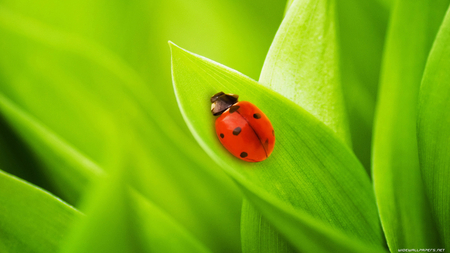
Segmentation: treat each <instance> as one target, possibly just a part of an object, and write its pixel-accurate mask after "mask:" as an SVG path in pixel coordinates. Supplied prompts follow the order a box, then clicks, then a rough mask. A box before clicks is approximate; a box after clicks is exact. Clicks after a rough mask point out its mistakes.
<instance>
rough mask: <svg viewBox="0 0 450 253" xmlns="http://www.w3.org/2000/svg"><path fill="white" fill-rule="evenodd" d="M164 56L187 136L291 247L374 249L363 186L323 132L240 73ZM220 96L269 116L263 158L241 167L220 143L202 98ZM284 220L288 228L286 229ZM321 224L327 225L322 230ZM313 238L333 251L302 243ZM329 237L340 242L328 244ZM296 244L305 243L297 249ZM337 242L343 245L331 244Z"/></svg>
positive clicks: (176, 54)
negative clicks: (272, 137)
mask: <svg viewBox="0 0 450 253" xmlns="http://www.w3.org/2000/svg"><path fill="white" fill-rule="evenodd" d="M171 49H172V71H173V72H172V73H173V81H174V87H175V93H176V96H177V99H178V102H179V105H180V109H181V112H182V114H183V116H184V118H185V120H186V122H187V124H188V127H189V128H190V130H191V131H192V133H193V135H194V137H195V138H196V139H197V141H198V142H199V143H200V145H201V146H202V147H203V148H204V149H205V151H206V152H207V153H208V154H209V155H210V156H211V157H212V158H213V159H214V160H215V161H216V162H217V163H218V164H220V165H221V167H222V168H223V169H224V170H225V172H227V173H228V174H229V175H230V176H231V177H232V178H233V179H234V180H236V181H237V182H238V183H239V185H240V186H241V188H242V189H243V190H244V192H245V193H246V194H247V197H249V200H250V201H251V202H252V204H254V205H255V206H256V207H257V208H258V210H259V211H260V212H262V214H263V215H264V216H265V217H267V219H268V220H269V221H271V222H272V225H273V226H274V227H276V228H277V229H278V230H279V232H280V233H282V234H283V235H284V236H285V237H286V238H287V239H288V240H289V241H290V243H292V244H293V245H294V246H295V247H297V248H298V249H303V250H313V249H314V250H326V249H327V250H330V248H329V247H331V248H335V249H336V250H338V249H341V250H342V249H345V250H352V251H358V250H357V249H359V250H361V245H362V244H361V242H360V240H362V241H364V242H365V243H367V244H368V245H373V246H374V250H375V249H379V248H380V247H381V245H382V244H383V242H382V235H381V229H380V227H379V224H378V218H377V217H378V216H377V212H376V206H375V202H374V196H373V192H372V190H371V185H370V182H369V179H368V177H367V175H366V173H365V172H364V169H363V168H362V166H361V165H360V164H359V162H358V161H357V159H356V158H355V157H354V155H353V154H352V152H351V151H350V150H349V149H348V148H347V147H346V146H345V145H344V143H342V141H340V140H339V139H338V138H337V137H336V136H335V134H334V133H332V131H330V130H329V129H328V127H326V126H325V125H323V124H322V123H321V122H320V121H318V120H317V119H315V118H314V117H313V116H312V115H310V114H309V113H307V112H306V111H304V110H302V109H301V108H300V107H298V106H296V105H295V104H294V103H292V102H290V101H289V100H287V99H286V98H283V97H281V96H280V95H278V94H276V93H275V92H272V91H269V90H267V89H265V88H263V87H262V86H260V85H258V84H257V83H256V82H255V81H252V80H251V79H249V78H247V77H245V76H243V75H242V74H240V73H237V72H235V71H233V70H231V69H228V68H226V67H224V66H221V65H218V64H216V63H214V62H212V61H210V60H208V59H206V58H203V57H200V56H197V55H194V54H191V53H189V52H187V51H184V50H183V49H181V48H178V47H177V46H174V45H173V44H172V45H171ZM221 90H223V91H225V92H231V93H235V94H240V95H241V98H242V99H243V100H250V101H251V102H252V103H254V104H255V105H257V106H258V107H259V108H260V109H262V110H263V111H264V112H265V113H266V114H267V115H268V116H269V118H270V119H271V121H272V124H273V126H274V129H275V133H276V136H277V144H276V148H275V150H274V152H273V153H272V156H271V157H270V158H269V159H267V160H265V161H264V162H261V163H246V162H243V161H240V160H238V159H236V158H235V157H233V156H232V155H230V154H229V153H228V152H227V151H226V150H224V148H223V147H222V146H221V145H220V144H219V142H218V141H217V138H216V137H215V131H214V127H213V121H214V118H213V117H212V116H211V113H210V110H209V108H210V105H209V98H210V96H211V95H213V94H215V93H216V92H218V91H221ZM192 94H196V95H195V96H192ZM280 112H284V113H280ZM286 114H289V117H285V115H286ZM299 168H301V169H299ZM255 198H256V199H259V200H258V201H257V200H255ZM263 206H265V208H263ZM268 206H270V208H268ZM270 210H271V211H270ZM294 210H295V211H294ZM349 217H351V218H349ZM289 221H291V222H292V224H291V225H289V226H285V225H286V223H287V224H289ZM325 221H326V222H329V223H330V224H331V226H330V227H328V226H325V225H323V222H325ZM294 223H295V224H296V225H297V226H294V225H293V224H294ZM300 224H301V225H300ZM312 231H315V232H314V234H315V235H318V234H322V236H324V237H327V239H329V240H332V241H333V243H330V245H331V244H332V245H331V246H330V245H323V244H320V243H314V242H313V241H312V238H310V237H308V234H310V233H311V232H312ZM338 231H339V232H338ZM343 231H345V232H343ZM336 234H339V236H336V237H335V238H329V237H334V235H336ZM344 234H346V235H349V236H350V237H346V236H345V235H344ZM354 237H357V238H359V239H354ZM299 238H303V239H304V240H302V241H301V242H300V240H299ZM336 238H347V239H345V240H338V241H335V240H336ZM349 238H352V239H351V240H350V239H349ZM362 238H364V239H362ZM315 239H318V237H316V238H315ZM322 240H323V239H322Z"/></svg>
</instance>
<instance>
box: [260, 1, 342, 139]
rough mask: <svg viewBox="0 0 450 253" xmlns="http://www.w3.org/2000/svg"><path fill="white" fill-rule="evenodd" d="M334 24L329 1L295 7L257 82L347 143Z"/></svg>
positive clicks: (332, 4) (276, 39)
mask: <svg viewBox="0 0 450 253" xmlns="http://www.w3.org/2000/svg"><path fill="white" fill-rule="evenodd" d="M335 23H336V21H335V2H334V1H333V0H320V1H313V0H297V1H294V2H293V4H292V5H291V7H290V8H289V11H288V13H287V15H286V17H285V18H284V20H283V23H282V24H281V26H280V29H279V30H278V32H277V35H276V36H275V39H274V41H273V42H272V45H271V47H270V50H269V53H268V55H267V58H266V60H265V62H264V67H263V69H262V71H261V76H260V78H259V80H260V83H261V84H262V85H264V86H266V87H269V88H270V89H272V90H274V91H276V92H278V93H280V94H282V95H283V96H285V97H286V98H288V99H290V100H291V101H293V102H294V103H296V104H297V105H299V106H301V107H303V108H304V109H305V110H307V111H308V112H310V113H311V114H312V115H314V116H316V117H317V118H318V119H319V120H321V121H322V122H324V123H325V125H327V126H329V127H330V128H331V129H333V131H335V132H336V133H337V135H338V136H339V137H340V138H341V139H342V140H343V141H344V142H347V143H350V136H349V130H348V123H347V117H346V113H345V107H344V100H343V95H342V90H341V89H342V88H341V85H340V82H339V73H338V69H339V59H338V58H337V48H336V46H337V41H336V27H335Z"/></svg>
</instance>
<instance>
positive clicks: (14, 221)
mask: <svg viewBox="0 0 450 253" xmlns="http://www.w3.org/2000/svg"><path fill="white" fill-rule="evenodd" d="M79 216H80V213H79V212H78V211H77V210H76V209H74V208H73V207H71V206H69V205H67V204H66V203H64V202H63V201H61V200H60V199H58V198H56V197H54V196H52V195H50V194H49V193H47V192H45V191H43V190H41V189H39V188H37V187H35V186H33V185H30V184H29V183H27V182H24V181H22V180H20V179H18V178H16V177H13V176H10V175H8V174H6V173H4V172H3V171H1V170H0V251H1V252H23V253H25V252H42V253H51V252H58V250H59V247H60V243H61V240H62V239H64V238H65V237H66V234H67V232H68V231H69V229H70V227H71V225H72V223H73V221H74V220H75V219H77V218H78V217H79Z"/></svg>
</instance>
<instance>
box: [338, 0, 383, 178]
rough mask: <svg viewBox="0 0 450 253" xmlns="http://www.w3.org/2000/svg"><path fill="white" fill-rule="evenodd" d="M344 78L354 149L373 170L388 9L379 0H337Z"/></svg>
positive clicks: (368, 169) (342, 76)
mask: <svg viewBox="0 0 450 253" xmlns="http://www.w3.org/2000/svg"><path fill="white" fill-rule="evenodd" d="M336 4H337V14H338V19H339V22H338V25H339V29H338V30H339V36H338V37H339V42H340V45H339V48H340V51H339V52H340V59H341V68H340V69H341V80H342V87H343V90H344V95H345V101H346V107H347V111H348V114H349V117H348V118H349V123H350V129H351V136H352V146H353V152H355V154H356V156H357V157H358V158H359V160H360V161H361V163H362V164H363V165H364V167H365V168H366V170H367V172H368V173H369V174H370V156H371V146H372V145H371V139H372V132H373V129H372V125H373V117H374V111H375V101H376V95H377V91H378V83H379V74H380V66H381V57H382V50H383V45H384V42H385V33H386V27H387V19H388V11H387V10H386V9H385V8H384V7H383V6H382V5H381V4H380V3H379V2H378V1H377V0H366V1H359V0H341V1H337V2H336Z"/></svg>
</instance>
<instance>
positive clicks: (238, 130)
mask: <svg viewBox="0 0 450 253" xmlns="http://www.w3.org/2000/svg"><path fill="white" fill-rule="evenodd" d="M240 133H241V128H240V127H236V128H235V129H234V130H233V134H234V135H238V134H240Z"/></svg>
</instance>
